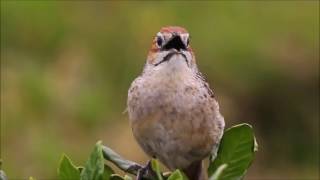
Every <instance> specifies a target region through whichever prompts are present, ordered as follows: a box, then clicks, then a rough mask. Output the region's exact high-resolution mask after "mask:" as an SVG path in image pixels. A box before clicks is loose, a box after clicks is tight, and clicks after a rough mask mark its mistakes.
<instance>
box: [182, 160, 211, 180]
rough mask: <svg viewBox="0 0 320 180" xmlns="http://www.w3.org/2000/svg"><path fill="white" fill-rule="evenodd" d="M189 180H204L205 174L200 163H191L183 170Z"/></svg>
mask: <svg viewBox="0 0 320 180" xmlns="http://www.w3.org/2000/svg"><path fill="white" fill-rule="evenodd" d="M183 172H184V173H185V174H186V176H187V177H188V179H189V180H206V179H207V178H206V174H205V171H204V169H203V163H202V161H196V162H194V163H192V164H191V165H190V166H189V167H187V168H186V169H183Z"/></svg>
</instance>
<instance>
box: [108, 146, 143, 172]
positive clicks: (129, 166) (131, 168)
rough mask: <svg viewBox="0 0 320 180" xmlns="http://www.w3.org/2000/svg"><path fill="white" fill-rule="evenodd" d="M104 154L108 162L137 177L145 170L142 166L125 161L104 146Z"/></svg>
mask: <svg viewBox="0 0 320 180" xmlns="http://www.w3.org/2000/svg"><path fill="white" fill-rule="evenodd" d="M102 152H103V157H104V158H105V159H106V160H108V161H111V162H112V163H113V164H115V165H116V166H117V167H118V168H119V169H121V170H123V171H125V172H127V173H130V174H133V175H137V174H138V171H139V169H142V168H143V167H142V166H141V165H140V164H137V163H135V162H132V161H129V160H125V159H123V158H122V157H121V156H120V155H119V154H117V153H116V152H114V151H113V150H112V149H110V148H109V147H107V146H102Z"/></svg>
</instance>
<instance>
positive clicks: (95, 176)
mask: <svg viewBox="0 0 320 180" xmlns="http://www.w3.org/2000/svg"><path fill="white" fill-rule="evenodd" d="M103 173H104V159H103V155H102V146H101V141H99V142H97V144H96V146H95V147H94V150H93V152H92V153H91V155H90V157H89V159H88V161H87V162H86V165H85V167H84V169H83V170H82V172H81V179H82V180H102V179H103Z"/></svg>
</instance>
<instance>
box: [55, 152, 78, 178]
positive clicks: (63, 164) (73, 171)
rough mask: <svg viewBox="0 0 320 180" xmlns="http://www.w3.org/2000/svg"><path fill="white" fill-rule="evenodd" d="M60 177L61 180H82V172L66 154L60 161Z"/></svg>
mask: <svg viewBox="0 0 320 180" xmlns="http://www.w3.org/2000/svg"><path fill="white" fill-rule="evenodd" d="M58 176H59V178H60V179H80V171H79V170H78V168H77V167H76V166H75V165H73V163H72V162H71V160H70V159H69V158H68V157H67V156H66V155H65V154H63V155H62V158H61V161H60V166H59V168H58Z"/></svg>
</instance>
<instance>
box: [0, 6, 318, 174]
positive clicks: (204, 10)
mask: <svg viewBox="0 0 320 180" xmlns="http://www.w3.org/2000/svg"><path fill="white" fill-rule="evenodd" d="M166 25H180V26H184V27H186V28H187V29H188V30H189V32H190V34H191V36H192V40H191V45H192V47H193V49H194V51H195V54H196V57H197V60H198V65H199V67H200V69H201V71H202V72H203V73H204V74H205V75H206V77H207V79H208V81H209V83H210V84H211V87H213V89H214V90H215V93H216V95H217V97H218V100H219V102H220V106H221V110H222V113H223V115H224V116H225V120H226V125H227V127H230V126H232V125H235V124H238V123H241V122H248V123H250V124H252V125H253V127H254V130H255V133H256V135H257V139H258V143H259V145H260V147H259V148H260V151H259V152H258V154H257V158H256V160H255V161H254V163H253V165H252V167H251V168H250V170H249V172H248V175H247V177H246V179H317V178H319V173H318V168H319V1H282V2H281V1H271V2H266V1H260V2H258V1H242V2H241V1H215V2H183V1H176V2H128V1H120V2H111V1H96V2H90V1H77V2H72V1H64V2H63V1H49V2H46V1H9V0H3V1H1V158H2V159H3V165H2V166H3V169H4V170H5V171H6V173H7V175H8V176H9V177H10V178H11V179H19V178H27V177H29V176H33V177H36V178H38V179H49V178H51V179H55V178H56V169H57V167H58V163H59V159H60V157H61V154H62V153H63V152H64V153H66V154H67V155H69V156H70V157H71V159H72V160H73V161H74V162H75V163H76V164H77V165H80V164H84V162H85V161H86V159H87V157H88V155H89V153H90V151H91V150H92V148H93V146H94V144H95V143H96V141H97V140H99V139H101V140H102V141H103V143H104V144H106V145H108V146H110V147H112V148H113V149H115V150H116V151H117V152H119V153H120V154H122V155H123V156H124V157H126V158H128V159H131V160H135V161H138V162H140V163H143V162H145V161H146V160H147V157H146V155H145V154H144V153H143V152H142V150H141V149H140V148H139V147H138V146H137V143H136V142H135V140H134V139H133V137H132V134H131V129H130V127H129V123H128V118H127V114H123V113H122V112H123V111H124V110H125V108H126V98H127V90H128V88H129V86H130V83H131V82H132V80H133V79H134V78H135V77H136V76H138V75H139V74H140V72H141V71H142V68H143V65H144V62H145V58H146V55H147V52H148V49H149V47H150V44H151V41H152V38H153V36H154V35H155V34H156V33H157V32H158V30H159V29H160V28H161V27H162V26H166Z"/></svg>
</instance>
